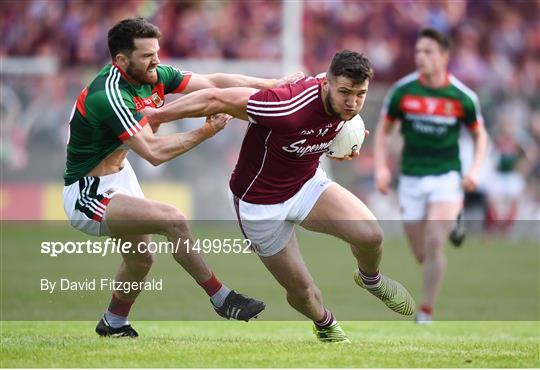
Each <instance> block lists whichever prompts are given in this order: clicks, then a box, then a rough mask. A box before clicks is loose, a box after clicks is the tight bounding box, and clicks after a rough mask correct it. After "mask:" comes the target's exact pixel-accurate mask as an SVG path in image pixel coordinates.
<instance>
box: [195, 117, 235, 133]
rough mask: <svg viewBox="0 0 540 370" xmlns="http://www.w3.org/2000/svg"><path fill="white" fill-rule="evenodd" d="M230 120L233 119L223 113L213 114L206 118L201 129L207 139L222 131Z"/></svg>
mask: <svg viewBox="0 0 540 370" xmlns="http://www.w3.org/2000/svg"><path fill="white" fill-rule="evenodd" d="M231 118H233V117H232V116H230V115H228V114H225V113H218V114H213V115H211V116H208V117H206V121H205V122H204V125H203V126H202V129H203V131H204V132H205V134H206V136H207V137H212V136H214V135H215V134H217V133H218V132H219V131H221V130H223V129H224V128H225V126H226V125H227V123H229V121H230V120H231Z"/></svg>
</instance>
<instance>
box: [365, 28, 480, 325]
mask: <svg viewBox="0 0 540 370" xmlns="http://www.w3.org/2000/svg"><path fill="white" fill-rule="evenodd" d="M450 49H451V42H450V40H449V38H448V37H447V36H446V35H444V34H442V33H440V32H438V31H436V30H434V29H429V28H426V29H423V30H422V31H421V32H420V33H419V36H418V39H417V42H416V47H415V63H416V67H417V71H416V72H415V73H412V74H410V75H408V76H406V77H404V78H402V79H401V80H399V81H398V82H397V83H396V84H395V85H394V86H393V88H392V89H391V91H390V92H389V93H388V95H387V97H386V99H385V102H384V106H383V109H382V112H381V118H380V122H379V124H378V127H377V131H376V134H375V145H374V148H375V149H374V155H375V178H376V183H377V188H378V189H379V191H381V192H382V193H384V194H386V193H387V192H388V191H389V190H390V182H391V173H390V171H389V169H388V166H387V153H386V148H387V146H388V141H389V136H390V135H391V133H392V130H393V129H394V128H395V126H396V123H397V122H400V123H401V135H402V136H403V139H404V147H403V150H402V157H401V176H400V180H399V190H398V193H399V199H400V205H401V212H402V219H403V221H404V227H405V232H406V234H407V239H408V242H409V244H410V246H411V249H412V252H413V254H414V256H415V258H416V259H417V261H418V262H420V263H421V264H422V267H423V297H422V305H421V307H420V311H419V312H418V314H417V317H416V320H417V322H422V323H423V322H429V321H431V315H432V310H433V307H434V306H435V302H436V299H437V295H438V292H439V289H440V286H441V281H442V278H443V275H444V272H445V269H446V255H445V252H444V246H445V245H446V240H447V239H448V236H449V234H450V232H451V230H452V227H453V225H454V221H455V220H456V217H457V215H458V214H459V212H460V210H461V208H462V203H463V190H465V191H473V190H474V189H475V188H476V186H477V185H478V176H479V171H480V167H481V165H482V162H483V160H484V157H485V152H486V145H487V134H486V131H485V128H484V125H483V118H482V114H481V112H480V106H479V103H478V98H477V96H476V94H475V93H474V92H473V91H471V90H470V89H469V88H467V87H466V86H465V85H463V83H461V82H460V81H459V80H458V79H457V78H455V77H454V76H452V75H451V74H449V73H448V71H447V66H448V61H449V56H450ZM462 125H464V126H465V127H467V129H468V130H469V132H470V133H471V135H472V137H473V140H474V144H475V150H474V159H473V163H472V165H471V167H470V168H469V169H468V171H467V172H466V173H465V174H464V175H463V177H461V162H460V159H459V146H458V138H459V131H460V127H461V126H462Z"/></svg>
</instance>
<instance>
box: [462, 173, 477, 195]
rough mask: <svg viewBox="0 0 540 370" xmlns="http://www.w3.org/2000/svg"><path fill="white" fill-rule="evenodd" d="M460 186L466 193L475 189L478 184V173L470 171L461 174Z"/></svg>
mask: <svg viewBox="0 0 540 370" xmlns="http://www.w3.org/2000/svg"><path fill="white" fill-rule="evenodd" d="M461 186H462V187H463V190H465V191H466V192H467V193H471V192H473V191H475V190H476V188H477V186H478V175H476V174H475V173H471V172H469V173H467V174H466V175H465V176H463V180H462V181H461Z"/></svg>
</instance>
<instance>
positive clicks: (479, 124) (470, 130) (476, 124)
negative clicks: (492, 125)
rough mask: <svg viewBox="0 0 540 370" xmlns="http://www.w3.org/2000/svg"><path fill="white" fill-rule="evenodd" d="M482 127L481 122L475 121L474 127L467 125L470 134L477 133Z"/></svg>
mask: <svg viewBox="0 0 540 370" xmlns="http://www.w3.org/2000/svg"><path fill="white" fill-rule="evenodd" d="M480 126H482V123H481V122H480V121H474V123H473V124H472V125H467V129H468V130H469V132H477V131H478V129H479V128H480Z"/></svg>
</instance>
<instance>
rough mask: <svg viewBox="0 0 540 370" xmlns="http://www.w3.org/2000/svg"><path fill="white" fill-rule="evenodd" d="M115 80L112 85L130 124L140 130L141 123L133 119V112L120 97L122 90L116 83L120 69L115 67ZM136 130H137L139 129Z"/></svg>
mask: <svg viewBox="0 0 540 370" xmlns="http://www.w3.org/2000/svg"><path fill="white" fill-rule="evenodd" d="M115 70H116V72H115V73H116V80H115V81H114V87H115V89H116V92H117V94H118V98H119V100H120V104H121V105H122V106H123V107H124V109H125V112H126V114H127V116H128V118H129V119H130V120H131V122H132V124H133V125H135V126H137V128H138V129H139V130H142V127H141V125H139V122H138V121H137V120H136V119H135V117H133V113H131V111H130V110H129V108H128V107H127V106H126V103H125V102H124V99H122V92H121V91H120V85H119V84H118V81H119V80H120V71H118V69H116V68H115ZM139 130H137V132H138V131H139Z"/></svg>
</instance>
